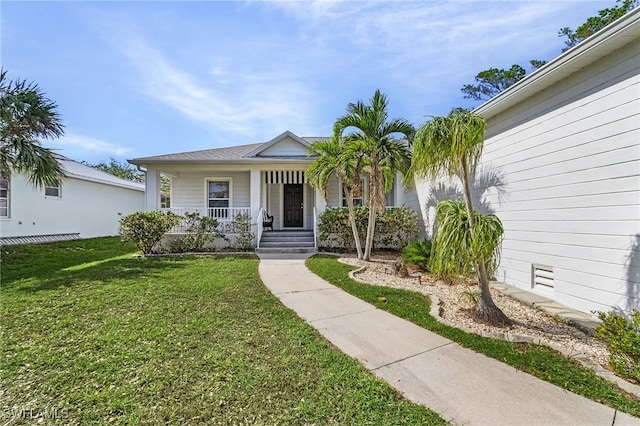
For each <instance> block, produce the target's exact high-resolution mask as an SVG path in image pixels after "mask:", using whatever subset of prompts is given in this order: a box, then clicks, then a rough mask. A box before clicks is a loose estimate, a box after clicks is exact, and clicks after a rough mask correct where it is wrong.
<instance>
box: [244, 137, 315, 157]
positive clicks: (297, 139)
mask: <svg viewBox="0 0 640 426" xmlns="http://www.w3.org/2000/svg"><path fill="white" fill-rule="evenodd" d="M286 139H292V140H294V141H295V142H297V143H299V144H300V145H302V146H303V147H304V151H305V152H306V150H307V148H309V145H311V144H310V143H309V142H307V141H306V140H304V139H302V138H301V137H299V136H296V135H294V134H293V133H291V132H290V131H288V130H287V131H286V132H284V133H281V134H280V135H278V136H276V137H275V138H273V139H271V140H270V141H269V142H266V143H264V144H262V145H260V146H259V147H258V148H256V149H254V150H253V151H252V152H250V153H249V154H247V157H249V158H251V157H259V156H260V154H264V153H265V152H266V151H267V150H268V149H269V148H271V147H273V146H275V145H277V144H279V143H281V142H283V141H284V140H286ZM263 156H264V155H263ZM266 156H267V157H274V156H273V155H266ZM277 157H284V158H287V157H289V158H290V157H291V156H290V155H289V156H277ZM305 157H306V155H305Z"/></svg>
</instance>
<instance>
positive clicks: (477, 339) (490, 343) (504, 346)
mask: <svg viewBox="0 0 640 426" xmlns="http://www.w3.org/2000/svg"><path fill="white" fill-rule="evenodd" d="M306 265H307V267H308V268H309V269H310V270H311V271H312V272H314V273H315V274H316V275H318V276H320V277H322V278H323V279H325V280H327V281H328V282H330V283H331V284H333V285H335V286H338V287H340V288H342V289H343V290H345V291H346V292H348V293H350V294H353V295H354V296H356V297H359V298H360V299H362V300H364V301H366V302H368V303H371V304H372V305H374V306H376V307H377V308H379V309H382V310H385V311H388V312H390V313H392V314H394V315H396V316H398V317H400V318H404V319H406V320H408V321H411V322H413V323H414V324H417V325H419V326H421V327H424V328H426V329H428V330H431V331H433V332H435V333H438V334H440V335H441V336H444V337H446V338H448V339H451V340H453V341H454V342H457V343H458V344H460V345H461V346H464V347H467V348H470V349H472V350H474V351H476V352H479V353H482V354H485V355H487V356H490V357H492V358H495V359H497V360H499V361H501V362H504V363H507V364H509V365H511V366H513V367H515V368H517V369H518V370H522V371H526V372H528V373H530V374H532V375H534V376H536V377H538V378H540V379H542V380H546V381H547V382H550V383H553V384H555V385H557V386H560V387H562V388H564V389H567V390H570V391H572V392H575V393H577V394H579V395H582V396H585V397H587V398H590V399H592V400H594V401H597V402H601V403H603V404H606V405H608V406H610V407H613V408H615V409H617V410H620V411H624V412H626V413H629V414H631V415H633V416H636V417H640V401H639V400H638V399H637V398H634V397H632V396H627V395H626V394H625V393H624V392H623V391H621V390H620V388H618V387H617V386H615V385H613V384H612V383H610V382H609V381H607V380H605V379H603V378H602V377H600V376H598V375H596V374H595V373H594V372H593V371H591V370H590V369H588V368H585V367H583V366H582V365H579V364H578V363H577V362H575V361H573V360H570V359H568V358H566V357H564V356H562V355H560V354H558V353H557V352H555V351H553V350H552V349H550V348H548V347H546V346H537V345H532V344H525V343H511V342H507V341H504V340H498V339H489V338H486V337H482V336H480V335H478V334H474V333H466V332H464V331H462V330H460V329H458V328H455V327H450V326H447V325H444V324H442V323H440V322H438V321H437V320H436V319H435V318H433V317H432V316H431V314H430V309H431V308H430V306H431V305H430V300H429V298H428V297H427V296H425V295H423V294H420V293H416V292H412V291H408V290H400V289H394V288H390V287H383V286H376V285H368V284H363V283H360V282H357V281H355V280H353V279H351V278H350V277H349V272H350V271H351V270H353V269H354V267H352V266H350V265H345V264H343V263H340V262H338V260H337V258H336V257H335V256H328V255H315V256H313V257H311V258H309V259H307V262H306Z"/></svg>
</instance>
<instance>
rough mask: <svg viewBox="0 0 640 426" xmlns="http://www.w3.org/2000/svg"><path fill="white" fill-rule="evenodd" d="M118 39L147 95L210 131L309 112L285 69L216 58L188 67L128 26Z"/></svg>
mask: <svg viewBox="0 0 640 426" xmlns="http://www.w3.org/2000/svg"><path fill="white" fill-rule="evenodd" d="M118 40H120V41H122V43H118V41H117V40H115V41H114V42H115V44H116V45H117V46H118V48H119V49H120V51H121V53H122V54H124V55H125V56H126V57H127V58H128V59H129V60H130V62H131V64H132V65H133V66H134V67H135V69H136V70H137V72H138V77H137V78H136V83H137V84H138V85H139V86H138V87H140V88H141V90H142V91H143V92H144V94H145V95H146V96H148V97H149V98H151V99H154V100H156V101H160V102H161V103H162V104H164V105H165V106H166V107H169V108H172V109H174V110H176V111H178V112H180V113H181V114H182V115H184V116H185V117H187V118H188V119H190V120H193V121H196V122H199V123H201V124H204V125H205V126H206V127H207V128H208V129H209V130H211V131H217V132H228V133H232V134H238V135H242V136H257V135H261V136H264V135H265V134H267V135H269V134H278V133H280V132H282V131H284V130H285V129H288V128H290V127H291V125H292V123H296V124H300V123H306V122H307V121H308V120H309V118H310V112H309V110H308V107H307V104H306V103H305V102H304V101H303V100H304V99H306V98H308V91H307V89H306V88H305V87H304V86H303V85H302V84H301V83H299V82H298V80H297V77H296V75H294V74H293V73H290V72H287V71H286V69H284V70H279V69H275V70H273V71H271V70H268V69H266V70H255V71H254V70H250V71H247V70H243V69H241V68H238V67H233V66H231V65H226V64H225V62H226V61H225V59H224V58H221V59H220V60H216V63H217V65H216V66H215V67H212V68H210V69H208V70H202V71H201V72H198V71H199V70H197V69H192V68H190V72H187V71H186V70H185V69H186V68H187V66H188V65H187V64H180V66H177V65H175V64H173V63H172V62H171V59H170V55H169V54H167V53H164V52H162V51H161V50H160V49H159V48H156V47H154V46H152V45H151V43H149V42H147V41H145V40H144V39H143V38H142V36H141V35H139V34H137V33H135V32H133V31H132V32H128V34H127V35H126V37H119V38H118ZM125 40H126V41H125Z"/></svg>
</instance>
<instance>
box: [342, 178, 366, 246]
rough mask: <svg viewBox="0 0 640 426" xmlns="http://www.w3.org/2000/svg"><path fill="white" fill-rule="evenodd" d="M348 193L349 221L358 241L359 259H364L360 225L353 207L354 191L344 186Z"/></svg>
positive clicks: (354, 238) (355, 239) (354, 236)
mask: <svg viewBox="0 0 640 426" xmlns="http://www.w3.org/2000/svg"><path fill="white" fill-rule="evenodd" d="M343 188H344V190H345V193H346V195H347V209H348V210H349V222H350V223H351V231H352V232H353V240H354V241H355V243H356V252H357V253H358V259H362V244H361V243H360V234H359V233H358V225H357V224H356V217H355V213H354V208H353V192H352V191H351V190H350V189H347V187H346V185H344V186H343Z"/></svg>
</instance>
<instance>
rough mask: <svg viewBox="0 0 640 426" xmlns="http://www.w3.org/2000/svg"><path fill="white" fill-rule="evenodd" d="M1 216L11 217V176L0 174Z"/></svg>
mask: <svg viewBox="0 0 640 426" xmlns="http://www.w3.org/2000/svg"><path fill="white" fill-rule="evenodd" d="M0 217H9V176H0Z"/></svg>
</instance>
